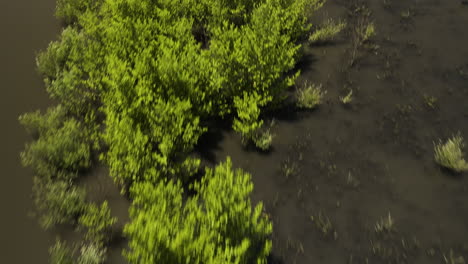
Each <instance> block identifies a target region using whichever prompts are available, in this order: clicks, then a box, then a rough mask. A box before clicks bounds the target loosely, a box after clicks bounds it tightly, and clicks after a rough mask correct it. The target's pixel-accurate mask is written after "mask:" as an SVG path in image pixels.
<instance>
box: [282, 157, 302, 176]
mask: <svg viewBox="0 0 468 264" xmlns="http://www.w3.org/2000/svg"><path fill="white" fill-rule="evenodd" d="M281 171H282V172H283V175H284V176H285V177H286V179H289V177H291V176H293V175H295V174H297V173H298V171H299V167H298V165H297V163H296V162H294V161H291V160H290V159H289V158H287V159H286V160H285V161H284V162H283V164H282V165H281Z"/></svg>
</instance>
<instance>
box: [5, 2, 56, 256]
mask: <svg viewBox="0 0 468 264" xmlns="http://www.w3.org/2000/svg"><path fill="white" fill-rule="evenodd" d="M54 9H55V1H54V0H41V1H34V0H15V1H0V77H1V86H2V89H1V90H2V93H1V95H0V124H1V125H0V126H1V130H0V131H1V132H0V133H1V134H0V136H1V137H0V138H1V139H2V144H1V150H0V153H1V156H0V164H1V175H2V176H1V178H2V182H1V184H0V186H1V191H0V202H1V204H0V206H1V217H0V227H1V233H0V241H1V243H0V255H1V256H0V263H47V258H48V257H47V249H48V247H49V243H50V242H51V240H52V239H53V237H51V235H49V234H46V233H45V232H43V231H42V230H41V229H40V227H39V226H38V224H37V221H36V220H35V219H32V218H30V217H28V216H27V214H28V211H29V210H30V209H31V208H32V202H31V199H30V193H31V184H32V180H31V178H32V177H31V176H32V175H31V171H29V170H27V169H24V168H22V166H21V164H20V161H19V152H20V151H21V150H22V149H23V146H24V143H25V142H26V141H27V140H29V137H28V135H27V134H26V133H25V131H24V129H23V128H22V127H21V126H20V125H19V124H18V121H17V119H18V115H20V114H21V113H24V112H28V111H33V110H36V109H45V108H46V107H47V106H48V105H49V104H50V101H49V99H48V98H47V94H46V92H45V90H44V85H43V83H42V81H41V78H40V77H39V76H38V74H37V73H36V70H35V53H36V52H37V51H39V50H42V49H45V48H46V47H47V45H48V43H49V42H50V41H51V40H54V39H56V36H57V34H58V33H59V28H60V27H59V23H58V21H57V20H56V19H55V18H54V16H53V13H54Z"/></svg>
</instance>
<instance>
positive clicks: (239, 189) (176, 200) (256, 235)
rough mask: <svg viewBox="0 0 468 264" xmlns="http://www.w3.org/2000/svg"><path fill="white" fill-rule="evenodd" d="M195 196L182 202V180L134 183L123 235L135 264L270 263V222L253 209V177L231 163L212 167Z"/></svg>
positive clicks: (196, 185)
mask: <svg viewBox="0 0 468 264" xmlns="http://www.w3.org/2000/svg"><path fill="white" fill-rule="evenodd" d="M193 189H194V190H195V191H196V193H197V194H196V195H195V196H193V197H190V198H189V199H188V200H186V201H185V202H184V201H183V197H182V192H183V189H182V187H181V184H180V182H177V183H176V182H174V181H172V180H170V181H168V182H167V183H160V184H157V185H153V184H152V183H149V182H144V183H137V184H134V185H133V186H132V188H131V194H132V196H133V197H134V201H133V205H132V207H131V209H130V218H131V222H130V223H129V224H127V225H126V226H125V229H124V233H125V234H126V235H127V236H128V237H129V239H130V241H129V247H130V250H129V251H127V252H126V253H125V256H126V257H127V259H128V260H129V261H130V262H131V263H167V264H170V263H206V264H208V263H266V257H267V256H268V254H269V252H270V250H271V241H270V240H269V236H270V234H271V231H272V225H271V223H270V222H269V221H268V220H267V219H266V218H265V217H264V216H263V215H262V208H263V207H262V204H261V203H260V204H258V205H257V206H256V207H255V209H254V210H253V211H252V207H251V202H250V199H249V194H250V193H251V191H252V189H253V184H252V182H251V177H250V175H249V174H248V173H245V172H243V171H242V170H240V169H238V170H233V169H232V164H231V161H230V159H229V158H228V159H227V161H226V162H224V163H221V164H220V165H218V166H217V167H216V168H215V169H214V170H213V169H207V170H206V174H205V176H204V177H203V179H202V180H201V182H199V183H195V184H194V185H193Z"/></svg>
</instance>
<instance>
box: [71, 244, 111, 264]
mask: <svg viewBox="0 0 468 264" xmlns="http://www.w3.org/2000/svg"><path fill="white" fill-rule="evenodd" d="M106 259H107V257H106V249H105V248H104V247H102V246H101V245H98V244H93V243H91V244H84V245H82V246H81V248H80V255H79V256H78V259H77V263H78V264H102V263H104V262H105V261H106Z"/></svg>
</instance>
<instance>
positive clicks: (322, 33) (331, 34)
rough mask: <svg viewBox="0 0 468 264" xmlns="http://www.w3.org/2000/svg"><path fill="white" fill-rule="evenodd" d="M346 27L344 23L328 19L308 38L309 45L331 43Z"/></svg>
mask: <svg viewBox="0 0 468 264" xmlns="http://www.w3.org/2000/svg"><path fill="white" fill-rule="evenodd" d="M345 27H346V22H344V21H340V22H336V21H334V20H333V19H328V20H327V21H326V22H325V24H324V25H323V26H321V27H320V28H319V29H317V30H316V31H314V32H313V33H312V34H311V35H310V36H309V43H311V44H317V43H324V42H329V41H332V40H333V39H334V38H335V36H336V35H337V34H338V33H340V32H341V31H342V30H343V29H344V28H345Z"/></svg>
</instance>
